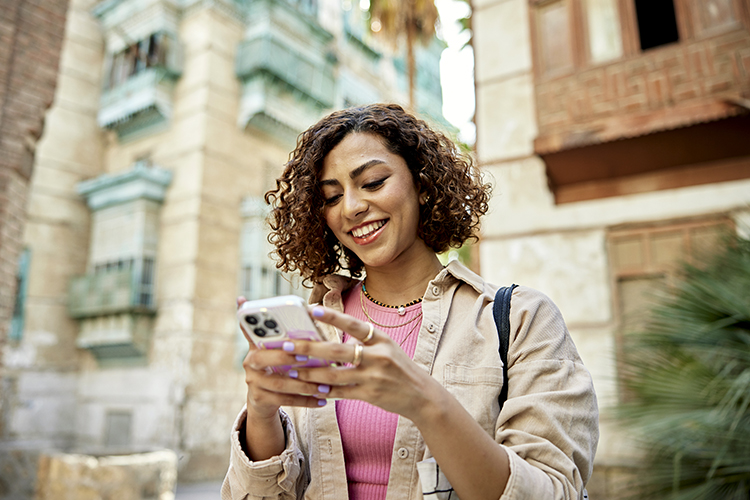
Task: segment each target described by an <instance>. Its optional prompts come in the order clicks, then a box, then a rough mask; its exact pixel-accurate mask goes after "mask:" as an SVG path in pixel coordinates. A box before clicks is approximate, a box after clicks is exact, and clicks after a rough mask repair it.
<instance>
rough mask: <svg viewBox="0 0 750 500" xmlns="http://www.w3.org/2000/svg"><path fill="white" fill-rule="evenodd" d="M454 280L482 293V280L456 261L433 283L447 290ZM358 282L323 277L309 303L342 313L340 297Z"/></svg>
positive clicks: (450, 263) (342, 277)
mask: <svg viewBox="0 0 750 500" xmlns="http://www.w3.org/2000/svg"><path fill="white" fill-rule="evenodd" d="M456 280H458V281H462V282H464V283H466V284H467V285H469V286H471V287H472V288H473V289H474V290H476V292H477V293H480V294H481V293H482V292H483V291H484V280H483V279H482V278H480V277H479V275H478V274H476V273H475V272H474V271H472V270H471V269H469V268H468V267H466V266H465V265H463V264H461V263H460V262H459V261H457V260H452V261H450V262H449V263H448V265H447V266H445V267H444V268H443V270H442V271H440V272H439V273H438V275H437V276H436V277H435V279H434V280H433V282H434V283H435V284H436V285H438V286H441V287H446V288H447V287H448V286H449V285H451V284H452V283H453V282H455V281H456ZM359 282H360V280H356V279H353V278H349V277H347V276H341V275H340V274H329V275H328V276H324V277H323V279H322V280H321V281H320V282H319V283H317V284H316V285H315V286H313V289H312V292H310V303H311V304H320V303H321V302H322V304H323V305H324V306H325V307H330V308H332V309H336V310H337V311H341V312H343V300H342V298H341V295H342V294H343V293H344V292H346V291H347V290H349V289H350V288H352V287H353V286H355V285H356V284H358V283H359Z"/></svg>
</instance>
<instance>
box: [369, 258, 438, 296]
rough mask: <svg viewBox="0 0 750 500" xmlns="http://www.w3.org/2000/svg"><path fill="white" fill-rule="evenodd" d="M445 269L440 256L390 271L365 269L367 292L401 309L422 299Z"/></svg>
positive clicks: (388, 269)
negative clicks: (436, 277) (415, 300)
mask: <svg viewBox="0 0 750 500" xmlns="http://www.w3.org/2000/svg"><path fill="white" fill-rule="evenodd" d="M442 269H443V265H442V264H441V263H440V261H439V260H438V258H437V255H435V254H434V253H432V252H430V254H429V255H426V256H425V258H423V259H418V260H412V261H410V262H408V263H406V264H405V265H396V266H389V267H387V268H378V267H376V268H371V267H365V271H366V272H367V280H366V282H367V293H368V294H370V296H371V297H373V298H374V299H376V300H378V301H379V302H383V303H384V304H388V305H392V306H399V305H402V304H406V303H408V302H411V301H412V300H414V299H417V298H419V297H421V296H422V295H423V294H424V291H425V290H426V289H427V283H429V282H430V280H432V279H433V278H434V277H435V276H437V274H438V273H439V272H440V271H441V270H442Z"/></svg>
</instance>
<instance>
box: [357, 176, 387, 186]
mask: <svg viewBox="0 0 750 500" xmlns="http://www.w3.org/2000/svg"><path fill="white" fill-rule="evenodd" d="M386 179H388V177H383V178H382V179H378V180H376V181H373V182H368V183H367V184H365V185H364V186H362V187H363V188H364V189H378V188H379V187H380V186H382V185H383V184H384V183H385V181H386Z"/></svg>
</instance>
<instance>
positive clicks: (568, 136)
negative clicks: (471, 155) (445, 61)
mask: <svg viewBox="0 0 750 500" xmlns="http://www.w3.org/2000/svg"><path fill="white" fill-rule="evenodd" d="M473 8H474V14H473V17H472V21H473V28H474V50H475V60H476V70H475V77H476V91H477V95H476V100H477V112H476V124H477V142H476V153H477V156H478V159H479V163H480V164H481V166H482V167H483V168H484V169H485V170H486V171H488V172H490V173H491V174H492V175H493V176H494V178H495V182H496V183H495V189H496V190H495V193H494V198H493V211H492V214H491V215H490V216H489V217H488V219H487V220H486V221H485V224H484V236H483V239H482V241H481V245H480V250H479V253H480V256H481V257H480V265H481V272H482V274H483V276H485V277H486V278H487V279H489V280H490V281H492V282H495V283H502V284H509V283H511V282H515V283H523V284H525V285H529V286H532V287H535V288H538V289H540V290H543V291H544V292H546V293H547V294H549V295H550V296H551V297H552V299H553V300H554V301H555V302H556V303H557V304H558V306H559V307H560V309H561V310H562V312H563V315H564V316H565V319H566V321H567V323H568V327H569V329H570V331H571V333H572V335H573V337H574V339H575V341H576V344H577V345H578V349H579V351H580V352H581V355H582V357H583V359H584V362H585V363H586V365H587V366H588V368H589V369H590V370H591V372H592V373H593V375H594V379H595V384H596V388H597V394H598V396H599V400H600V406H601V407H602V408H603V409H604V411H603V413H602V420H601V423H602V435H601V441H600V443H599V450H598V453H597V457H596V466H595V473H594V477H593V479H592V482H591V483H590V485H589V493H590V496H591V498H593V499H596V498H601V499H605V498H606V499H613V498H617V497H618V496H619V495H622V494H625V493H626V492H627V490H626V488H623V480H625V479H626V478H627V471H628V468H629V467H631V466H632V465H634V463H636V461H637V460H638V457H637V455H634V452H633V450H632V449H631V448H630V446H629V445H630V444H631V442H630V439H629V438H628V436H624V435H621V434H619V433H618V432H617V430H616V429H615V428H614V427H613V425H612V424H611V422H610V421H609V415H608V412H607V407H608V406H611V405H612V403H613V402H615V401H616V400H617V399H618V398H620V397H621V395H620V393H619V392H620V391H619V389H618V385H617V351H618V346H619V344H620V340H621V338H622V335H623V332H625V331H627V330H628V329H629V328H630V327H632V326H633V325H632V324H629V321H632V320H631V319H630V318H633V317H634V316H633V315H632V314H631V313H637V312H639V311H643V310H645V309H647V308H648V300H649V295H648V292H649V290H650V289H652V288H653V287H654V286H655V285H657V284H659V283H662V282H664V280H667V279H669V276H670V273H671V272H673V271H674V270H675V264H676V263H677V262H678V261H681V260H687V261H690V260H691V259H695V258H697V257H699V256H700V255H701V253H702V252H704V251H706V250H707V249H709V248H710V247H711V246H712V245H714V244H716V242H717V241H718V240H719V238H720V235H721V233H722V231H723V230H725V229H727V228H728V229H729V230H731V231H740V232H744V234H745V235H747V233H748V230H749V229H750V115H749V114H748V111H749V110H750V32H749V31H748V28H749V27H750V3H749V2H747V1H746V0H474V2H473Z"/></svg>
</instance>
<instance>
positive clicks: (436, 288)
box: [432, 286, 440, 297]
mask: <svg viewBox="0 0 750 500" xmlns="http://www.w3.org/2000/svg"><path fill="white" fill-rule="evenodd" d="M438 294H440V289H439V288H438V287H436V286H433V287H432V295H434V296H435V297H437V296H438Z"/></svg>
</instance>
